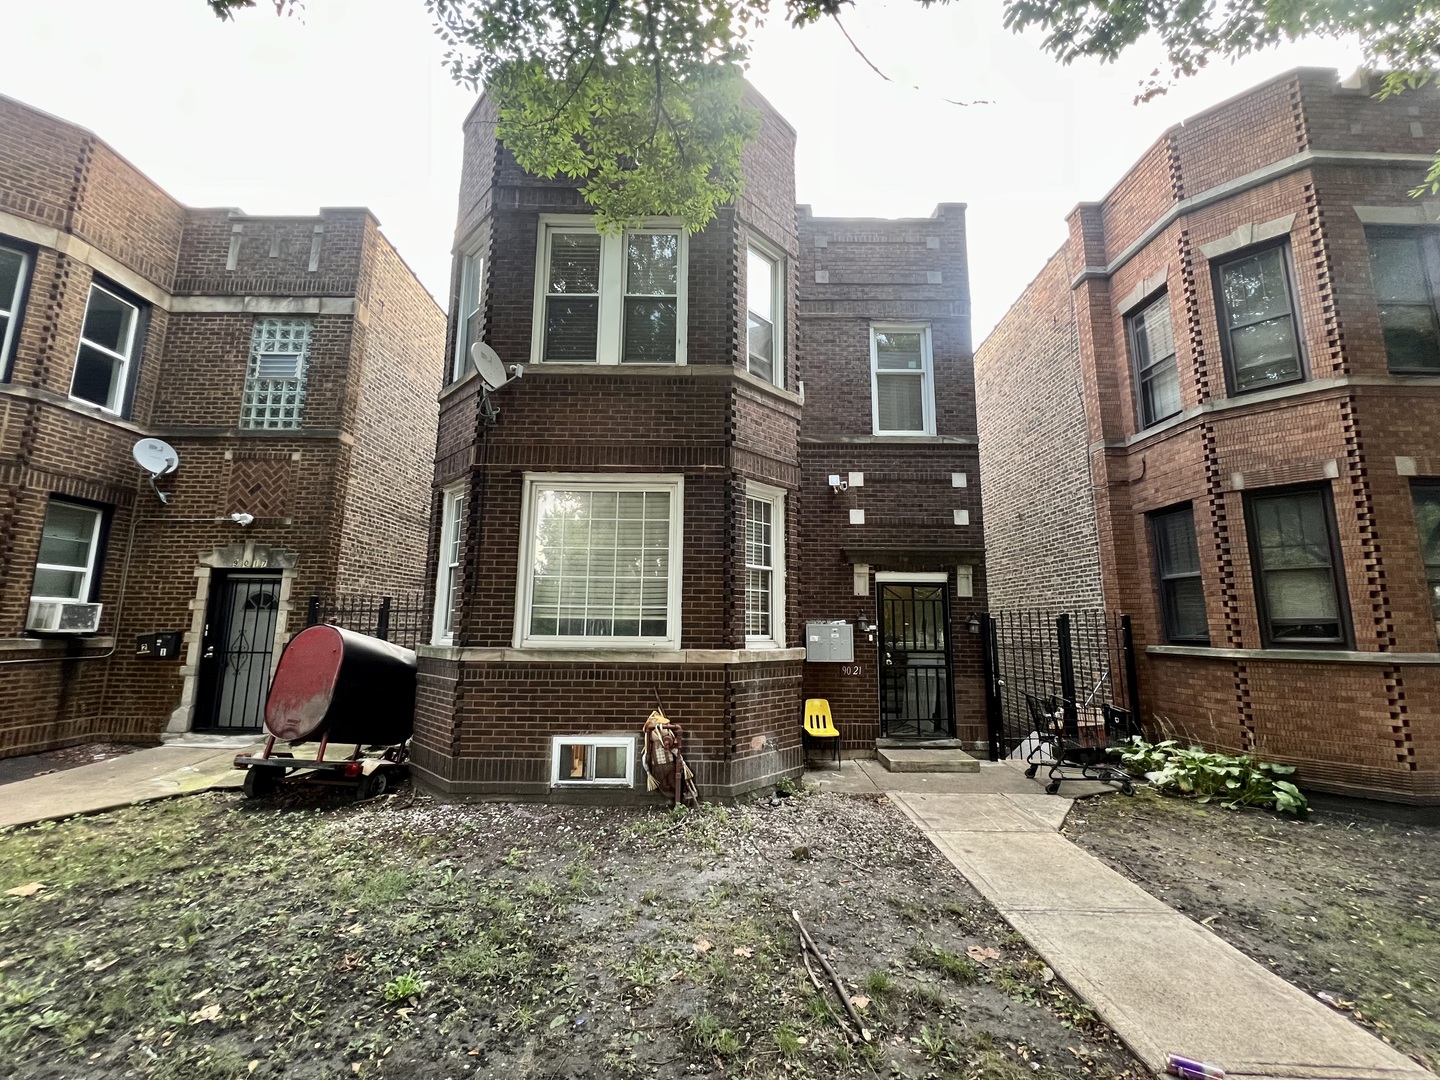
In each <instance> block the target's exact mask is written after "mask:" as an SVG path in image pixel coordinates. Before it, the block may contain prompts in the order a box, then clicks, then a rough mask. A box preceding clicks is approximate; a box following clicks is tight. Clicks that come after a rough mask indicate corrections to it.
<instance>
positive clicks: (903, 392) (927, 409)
mask: <svg viewBox="0 0 1440 1080" xmlns="http://www.w3.org/2000/svg"><path fill="white" fill-rule="evenodd" d="M870 377H871V402H872V412H873V421H874V425H875V428H874V430H875V434H876V435H934V434H935V386H934V365H933V363H932V361H931V356H930V327H929V326H927V325H923V324H913V325H909V324H899V323H875V324H873V325H872V326H871V327H870Z"/></svg>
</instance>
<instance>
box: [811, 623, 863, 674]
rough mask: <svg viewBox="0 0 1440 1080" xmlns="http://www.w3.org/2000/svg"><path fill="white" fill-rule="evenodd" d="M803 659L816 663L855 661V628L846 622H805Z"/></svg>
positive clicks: (848, 662) (846, 662) (847, 662)
mask: <svg viewBox="0 0 1440 1080" xmlns="http://www.w3.org/2000/svg"><path fill="white" fill-rule="evenodd" d="M805 659H806V660H808V661H810V662H811V663H816V664H852V663H854V662H855V628H854V627H853V626H851V625H850V624H849V623H848V622H811V623H806V624H805Z"/></svg>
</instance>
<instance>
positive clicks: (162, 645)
mask: <svg viewBox="0 0 1440 1080" xmlns="http://www.w3.org/2000/svg"><path fill="white" fill-rule="evenodd" d="M182 637H184V634H182V633H181V632H180V631H179V630H166V631H163V632H161V633H159V634H141V635H140V636H139V637H138V638H136V639H135V655H136V656H147V657H149V658H150V659H152V660H174V659H176V658H177V657H179V655H180V639H181V638H182Z"/></svg>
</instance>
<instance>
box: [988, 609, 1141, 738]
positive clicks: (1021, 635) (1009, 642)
mask: <svg viewBox="0 0 1440 1080" xmlns="http://www.w3.org/2000/svg"><path fill="white" fill-rule="evenodd" d="M984 638H985V659H986V665H985V668H986V670H985V675H986V678H985V684H986V686H985V690H986V712H987V714H988V716H989V726H990V756H991V757H992V758H997V759H998V758H1003V757H1008V756H1009V755H1010V754H1011V752H1012V751H1016V750H1022V751H1023V750H1024V749H1025V748H1026V740H1027V739H1028V738H1029V737H1030V736H1031V734H1032V733H1033V732H1034V731H1035V729H1036V726H1037V724H1036V718H1035V715H1034V712H1033V709H1034V708H1036V707H1039V708H1042V709H1043V708H1048V707H1049V705H1050V703H1051V702H1053V704H1054V705H1055V706H1058V707H1059V708H1060V709H1062V710H1063V711H1064V714H1065V719H1066V722H1067V725H1069V726H1073V725H1074V724H1075V723H1076V721H1077V717H1080V716H1093V715H1096V714H1098V713H1099V711H1100V708H1101V706H1102V705H1112V706H1118V707H1120V708H1123V709H1126V710H1128V711H1129V712H1130V714H1131V715H1132V716H1137V715H1138V708H1139V690H1138V685H1137V680H1136V674H1135V647H1134V639H1133V637H1132V635H1131V632H1130V616H1129V615H1115V614H1112V613H1110V612H1107V611H1073V612H1053V611H999V612H991V613H989V614H988V615H986V616H985V620H984Z"/></svg>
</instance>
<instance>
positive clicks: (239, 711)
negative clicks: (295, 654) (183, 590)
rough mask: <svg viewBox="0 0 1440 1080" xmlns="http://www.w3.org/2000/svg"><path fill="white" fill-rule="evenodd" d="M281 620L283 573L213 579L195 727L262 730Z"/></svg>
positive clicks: (202, 650)
mask: <svg viewBox="0 0 1440 1080" xmlns="http://www.w3.org/2000/svg"><path fill="white" fill-rule="evenodd" d="M279 616H280V575H279V574H250V573H233V572H231V573H221V572H218V571H217V572H216V573H215V574H214V575H213V577H212V579H211V587H210V602H209V604H208V605H207V607H206V609H205V640H204V645H203V647H202V649H201V652H200V685H199V694H198V696H197V700H196V716H195V727H196V728H203V729H206V730H209V731H226V732H235V733H237V734H238V733H240V732H247V731H259V730H260V729H261V727H262V726H263V724H264V722H265V696H266V694H267V693H269V690H270V661H271V658H272V657H273V655H274V650H275V630H276V623H277V620H278V619H279Z"/></svg>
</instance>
